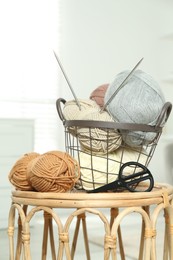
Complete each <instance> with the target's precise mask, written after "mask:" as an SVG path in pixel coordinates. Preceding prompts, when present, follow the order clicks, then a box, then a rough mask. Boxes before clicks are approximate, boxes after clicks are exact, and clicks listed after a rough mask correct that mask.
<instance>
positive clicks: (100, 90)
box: [90, 84, 109, 108]
mask: <svg viewBox="0 0 173 260" xmlns="http://www.w3.org/2000/svg"><path fill="white" fill-rule="evenodd" d="M108 86H109V84H103V85H100V86H99V87H97V88H96V89H94V90H93V92H92V93H91V94H90V99H92V100H94V101H95V102H96V103H97V104H98V105H99V106H100V107H101V108H102V107H103V106H104V97H105V93H106V91H107V88H108Z"/></svg>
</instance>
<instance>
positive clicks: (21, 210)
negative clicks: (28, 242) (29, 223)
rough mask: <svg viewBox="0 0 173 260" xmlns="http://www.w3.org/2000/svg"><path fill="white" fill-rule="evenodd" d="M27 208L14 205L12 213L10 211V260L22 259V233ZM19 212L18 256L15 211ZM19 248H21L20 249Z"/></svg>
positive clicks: (11, 209)
mask: <svg viewBox="0 0 173 260" xmlns="http://www.w3.org/2000/svg"><path fill="white" fill-rule="evenodd" d="M26 208H27V207H23V208H22V206H21V205H19V204H15V203H14V204H13V203H12V205H11V208H10V211H9V219H8V236H9V244H10V257H9V259H10V260H14V259H15V260H19V259H20V258H21V253H22V248H23V247H22V231H23V227H24V223H25V213H24V210H25V209H26ZM16 210H17V211H18V214H19V219H20V221H18V223H19V230H18V239H17V247H16V256H15V258H14V255H15V251H14V228H15V226H14V225H15V211H16ZM18 247H19V248H18ZM24 260H29V258H25V256H24Z"/></svg>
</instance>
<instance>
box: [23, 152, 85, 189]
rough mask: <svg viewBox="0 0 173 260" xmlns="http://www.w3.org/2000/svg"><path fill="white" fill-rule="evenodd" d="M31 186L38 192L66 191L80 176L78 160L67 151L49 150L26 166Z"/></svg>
mask: <svg viewBox="0 0 173 260" xmlns="http://www.w3.org/2000/svg"><path fill="white" fill-rule="evenodd" d="M28 171H29V172H28V176H29V180H30V182H31V184H32V186H33V187H34V188H35V189H36V190H37V191H40V192H67V191H69V190H70V189H72V188H73V186H74V184H75V183H76V182H77V180H78V179H79V177H80V168H79V164H78V162H77V161H76V160H75V159H74V158H73V157H71V156H70V155H69V154H68V153H65V152H60V151H49V152H47V153H44V154H42V155H40V156H39V157H38V158H37V159H35V160H34V161H33V162H31V165H29V166H28Z"/></svg>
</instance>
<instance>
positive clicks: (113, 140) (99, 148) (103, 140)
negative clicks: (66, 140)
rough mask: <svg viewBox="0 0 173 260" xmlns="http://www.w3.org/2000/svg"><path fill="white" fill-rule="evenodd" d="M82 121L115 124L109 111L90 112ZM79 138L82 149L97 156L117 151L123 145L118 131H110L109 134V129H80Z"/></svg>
mask: <svg viewBox="0 0 173 260" xmlns="http://www.w3.org/2000/svg"><path fill="white" fill-rule="evenodd" d="M81 119H82V120H94V121H105V122H114V120H113V119H112V117H111V116H110V115H109V113H108V112H107V111H103V112H95V111H94V112H91V113H90V112H89V113H88V114H85V116H84V117H83V118H81ZM77 136H78V138H79V142H80V144H81V147H82V149H84V150H86V151H91V150H92V152H93V153H96V154H97V153H102V154H105V153H107V152H112V151H114V150H116V149H117V148H118V147H119V146H120V145H121V143H122V137H121V134H120V133H119V132H118V130H116V129H109V132H107V129H104V128H97V127H95V128H78V131H77Z"/></svg>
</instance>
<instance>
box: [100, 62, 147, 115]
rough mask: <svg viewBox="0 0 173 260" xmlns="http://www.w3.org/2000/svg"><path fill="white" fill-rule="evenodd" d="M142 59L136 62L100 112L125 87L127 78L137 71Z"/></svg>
mask: <svg viewBox="0 0 173 260" xmlns="http://www.w3.org/2000/svg"><path fill="white" fill-rule="evenodd" d="M142 60H143V58H142V59H140V61H138V63H137V64H136V65H135V67H134V68H133V69H132V70H131V71H130V72H129V74H128V75H127V77H126V78H125V79H124V80H123V82H122V83H121V84H120V86H119V87H118V88H117V89H116V90H115V92H114V93H113V94H112V96H111V97H110V98H109V99H108V101H107V102H106V103H105V105H104V106H103V108H102V111H103V110H104V109H105V108H106V107H107V105H109V103H110V102H111V101H112V99H113V98H114V97H115V95H116V94H117V93H118V91H119V90H120V89H121V88H122V87H123V86H124V85H125V83H126V82H127V80H128V79H129V77H130V76H131V75H132V74H133V72H134V71H135V70H136V69H137V67H138V66H139V64H140V63H141V62H142Z"/></svg>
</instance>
